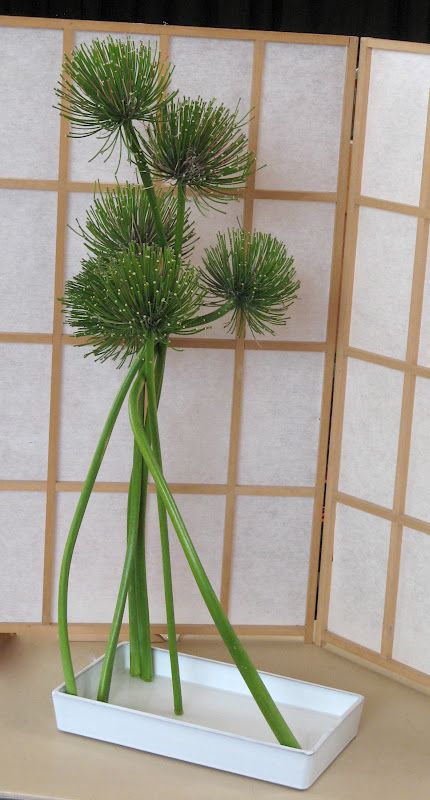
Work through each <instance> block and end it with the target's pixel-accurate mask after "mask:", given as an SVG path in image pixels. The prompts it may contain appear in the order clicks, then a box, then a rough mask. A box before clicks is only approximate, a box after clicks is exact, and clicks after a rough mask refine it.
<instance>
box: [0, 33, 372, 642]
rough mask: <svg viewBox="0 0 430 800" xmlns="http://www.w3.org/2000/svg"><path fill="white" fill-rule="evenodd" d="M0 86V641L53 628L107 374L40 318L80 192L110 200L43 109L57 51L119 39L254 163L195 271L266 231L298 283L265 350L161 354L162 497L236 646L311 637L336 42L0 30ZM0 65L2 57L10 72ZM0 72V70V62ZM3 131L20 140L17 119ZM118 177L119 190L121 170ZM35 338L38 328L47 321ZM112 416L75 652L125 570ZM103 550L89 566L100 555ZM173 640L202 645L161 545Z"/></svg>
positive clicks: (337, 100) (336, 144) (333, 262)
mask: <svg viewBox="0 0 430 800" xmlns="http://www.w3.org/2000/svg"><path fill="white" fill-rule="evenodd" d="M0 26H1V27H0V39H1V42H2V46H1V48H0V53H1V55H0V58H2V59H4V66H2V70H1V72H0V80H2V81H3V84H2V97H3V99H4V98H5V93H6V97H7V102H6V103H5V108H6V109H7V113H6V114H5V115H4V117H3V119H2V122H1V123H0V124H1V125H2V126H3V130H2V142H4V147H3V148H2V149H1V153H0V159H1V161H0V203H1V208H2V216H1V219H2V222H3V223H4V227H3V234H2V235H3V242H2V245H3V247H2V253H3V263H2V269H3V276H4V277H3V278H2V279H3V281H4V290H3V292H4V294H3V296H6V297H7V298H8V300H7V302H6V303H5V304H4V307H3V314H4V319H3V320H2V323H1V327H2V330H3V333H2V334H1V337H0V341H1V348H2V351H3V365H4V366H3V375H7V376H8V377H7V380H6V382H5V389H6V393H7V400H6V402H7V403H8V405H7V411H6V412H5V411H4V413H3V415H2V426H3V430H2V445H1V446H2V448H3V451H2V470H3V474H2V475H1V478H2V483H1V489H2V490H3V491H2V498H3V499H2V504H1V509H2V515H3V525H2V527H1V529H0V531H1V533H0V536H1V537H2V540H4V545H3V553H4V552H6V558H3V559H2V561H1V566H0V570H1V579H0V610H1V622H2V623H3V624H2V626H1V627H0V630H7V629H10V628H11V627H12V628H13V627H16V624H17V623H28V622H32V623H42V624H45V625H47V624H49V623H51V622H55V619H56V610H55V607H56V582H57V576H58V569H59V563H60V558H61V551H62V547H63V543H64V539H65V536H66V534H67V529H68V526H69V524H70V519H71V516H72V513H73V507H74V505H75V503H76V501H77V497H78V492H79V489H80V488H81V486H82V481H83V479H84V477H85V472H86V468H87V465H88V462H89V458H90V455H91V452H92V450H93V448H94V446H95V442H96V439H97V436H98V434H99V431H100V428H101V425H102V422H103V419H104V416H105V414H106V411H107V408H108V406H109V404H110V402H111V398H112V396H113V393H114V391H115V388H116V387H117V386H118V382H119V380H120V373H119V372H118V371H117V370H116V369H114V368H112V367H110V366H109V365H108V364H104V365H100V364H94V363H93V362H92V361H91V360H90V359H84V358H83V353H82V351H81V350H80V349H78V348H73V347H72V346H71V345H72V340H71V337H70V331H67V330H63V327H62V318H61V312H60V308H59V305H58V304H56V305H55V312H54V315H53V308H54V298H56V297H59V296H60V295H61V292H62V288H63V282H64V278H67V277H68V276H71V275H73V274H74V273H75V272H76V271H77V270H78V269H79V261H80V258H81V257H82V255H83V250H82V247H81V242H80V240H79V238H78V237H77V236H76V235H75V234H73V232H71V231H70V230H69V229H68V228H67V225H68V224H69V225H71V226H74V225H75V220H76V218H77V219H79V220H80V221H83V220H84V217H85V210H86V208H88V206H89V204H90V203H91V200H92V191H93V185H94V181H95V180H96V179H100V181H101V182H102V184H110V183H112V182H113V180H114V178H113V173H114V170H115V166H116V162H115V156H113V157H112V159H111V161H110V162H109V161H108V162H107V163H104V162H103V160H101V159H100V158H96V159H95V160H94V161H91V162H90V163H89V161H88V159H89V158H91V156H92V155H94V153H95V151H96V147H97V142H96V141H92V140H91V139H83V140H70V139H67V138H66V132H67V129H66V124H65V123H64V122H61V123H60V121H59V117H58V114H57V112H56V111H54V110H53V109H52V108H51V106H52V105H53V103H54V102H55V98H54V95H53V87H54V85H55V83H56V81H57V78H58V74H59V71H60V63H61V58H62V53H63V49H64V50H66V51H70V50H71V49H72V47H73V46H74V45H75V44H78V43H80V42H83V41H86V42H88V41H90V40H91V39H92V38H94V37H95V36H106V35H107V34H108V33H112V34H113V35H121V36H126V35H128V34H130V35H132V36H133V37H135V38H136V39H137V40H141V39H143V40H150V41H151V42H153V43H154V44H156V45H157V46H159V48H160V51H161V54H162V56H163V57H164V58H170V59H171V61H172V62H173V64H174V65H175V72H174V76H173V85H174V87H175V88H178V89H179V90H180V92H181V93H185V94H187V95H191V96H197V95H198V94H200V95H202V96H203V97H205V98H211V97H213V96H215V97H217V98H218V99H219V100H221V101H223V102H224V103H226V104H228V105H229V106H231V107H234V106H235V105H236V103H237V102H238V101H240V103H241V108H242V109H243V111H244V112H245V111H247V110H248V109H249V108H250V107H252V108H253V114H252V118H251V120H250V123H249V142H250V146H251V147H252V148H253V149H256V151H257V154H258V163H259V166H263V165H264V164H267V166H266V167H265V168H264V169H261V170H259V171H258V172H257V175H256V178H255V179H253V180H251V181H250V182H249V185H248V187H247V189H246V191H245V192H244V195H243V197H242V198H241V200H240V202H238V203H236V204H231V205H230V206H229V207H228V208H227V210H226V213H225V214H219V213H216V212H210V213H208V214H207V215H206V216H199V214H198V213H197V212H196V214H195V216H196V219H197V228H198V232H199V234H200V237H201V238H200V241H199V243H198V247H197V251H196V255H195V259H196V260H197V263H199V260H200V258H201V254H202V251H203V247H204V246H205V245H208V244H210V243H212V242H213V241H214V239H215V233H216V231H217V230H219V229H226V228H227V227H229V226H234V225H237V224H244V225H245V226H246V227H247V228H250V227H251V226H255V227H257V228H259V229H262V230H265V231H270V232H272V233H274V234H276V235H277V236H279V237H280V238H282V239H283V240H285V242H286V243H287V245H288V247H289V250H290V251H291V253H293V254H294V255H295V258H296V265H297V272H298V275H299V277H300V279H301V282H302V287H301V290H300V299H299V300H298V301H297V303H296V305H295V307H294V308H293V311H292V314H291V320H290V321H289V323H288V326H287V327H286V328H285V329H282V330H281V332H280V334H279V335H278V336H277V337H276V338H272V337H267V338H263V339H261V340H256V339H253V338H252V337H251V338H247V339H246V341H245V343H244V344H243V342H240V341H236V340H235V339H234V338H233V337H232V336H230V335H229V334H228V333H227V332H226V330H225V328H224V327H223V325H222V324H218V326H217V327H216V328H214V329H212V330H211V331H209V332H207V334H206V335H203V334H202V335H201V336H200V338H198V339H191V338H188V339H187V340H186V341H182V340H180V341H177V342H176V344H177V345H178V346H180V347H181V348H182V351H177V350H171V351H170V352H169V356H168V365H167V370H166V382H165V387H164V389H163V397H162V402H161V409H160V415H161V420H160V424H161V435H162V440H163V446H164V450H165V467H166V473H167V478H168V480H169V482H170V484H171V486H172V487H173V490H174V492H175V494H176V496H177V500H178V503H179V505H180V507H181V509H182V510H183V514H184V517H185V520H186V521H187V522H188V524H189V528H190V532H191V535H192V537H193V538H194V540H195V542H196V544H197V547H198V549H199V552H200V554H201V557H202V560H203V563H204V565H205V567H206V568H207V570H208V572H209V575H210V576H211V578H212V580H213V582H214V586H215V588H216V589H217V591H218V592H219V593H220V596H221V599H222V602H223V604H224V606H225V608H226V609H228V610H229V613H230V615H231V618H232V621H233V623H234V624H235V625H236V626H237V627H238V629H239V630H245V631H254V632H262V633H264V632H282V633H301V634H304V633H305V626H306V633H307V636H308V638H310V637H311V635H312V628H313V616H314V605H315V594H316V579H317V568H318V551H319V539H320V527H321V509H322V498H323V489H324V474H325V464H326V457H327V436H328V422H329V411H330V396H331V384H332V375H333V359H334V344H335V329H336V316H337V306H338V294H339V282H340V266H341V249H342V239H343V226H344V217H345V203H346V177H347V167H348V149H349V134H350V126H351V115H352V100H353V86H354V72H355V61H356V49H357V48H356V40H350V39H348V38H347V37H343V38H342V37H324V36H321V37H316V36H298V35H290V34H269V33H267V34H266V33H260V32H251V31H223V30H201V29H192V28H183V29H182V28H170V27H169V28H168V29H167V28H166V27H161V26H159V27H151V26H144V25H134V26H127V25H122V24H120V23H118V24H117V23H86V22H69V21H67V22H61V21H57V20H39V21H37V20H27V21H26V20H19V19H13V20H12V19H5V18H3V21H2V22H0ZM12 53H13V54H14V56H13V59H12V56H11V54H12ZM11 62H12V63H13V69H11V70H10V71H9V70H8V69H7V68H8V65H9V63H11ZM19 120H21V122H20V124H17V121H19ZM117 177H118V180H120V181H124V180H125V179H127V178H129V179H130V178H131V179H133V178H134V176H133V173H132V172H131V170H130V169H129V168H128V167H127V166H126V165H123V166H121V168H120V170H119V172H118V176H117ZM52 320H53V321H52ZM130 444H131V442H130V433H129V430H128V423H127V415H126V411H124V414H123V415H122V416H121V419H120V421H119V425H118V428H117V430H116V432H115V434H114V436H113V438H112V441H111V444H110V446H109V450H108V452H107V455H106V460H105V463H104V465H103V467H102V469H101V471H100V474H99V480H98V483H97V486H96V493H95V495H94V497H93V499H92V501H91V503H90V506H89V509H88V515H87V518H86V520H85V523H84V525H83V527H82V532H81V535H80V539H79V543H78V546H77V550H76V558H75V564H74V566H73V571H72V580H71V601H70V609H71V613H70V618H71V621H72V623H73V624H74V625H75V628H74V635H76V636H82V635H87V636H93V635H96V634H97V633H98V632H100V631H103V630H104V627H103V626H105V625H106V624H107V623H108V622H109V620H110V617H111V613H112V608H113V603H114V598H115V592H116V588H117V585H118V577H119V570H120V568H121V561H122V556H123V551H124V537H125V532H124V512H125V505H126V491H127V480H128V477H129V471H130V453H131V448H130ZM149 531H150V532H149V570H150V584H151V616H152V621H153V623H154V626H155V627H154V631H162V630H164V609H163V598H162V593H161V579H160V578H161V571H160V569H161V568H160V557H159V551H158V543H157V535H156V533H157V532H156V524H155V503H154V495H153V494H152V495H151V499H150V504H149ZM107 541H108V542H109V547H107V546H106V542H107ZM172 547H173V550H174V552H175V556H176V554H177V555H178V558H177V559H176V558H175V572H174V588H175V596H176V603H177V618H178V623H179V626H178V627H179V630H182V631H192V632H203V631H212V630H213V626H212V625H211V620H210V618H209V616H208V614H207V613H206V609H205V607H204V606H203V604H202V602H201V600H200V598H199V597H198V593H197V590H196V589H195V587H194V586H193V583H192V580H191V577H190V576H189V574H188V571H187V568H186V565H185V561H184V560H183V559H182V557H181V553H180V552H179V547H178V546H177V544H176V542H175V540H174V537H172Z"/></svg>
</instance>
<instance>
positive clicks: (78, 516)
mask: <svg viewBox="0 0 430 800" xmlns="http://www.w3.org/2000/svg"><path fill="white" fill-rule="evenodd" d="M142 354H143V350H141V351H140V352H139V353H138V355H137V357H136V359H135V361H134V362H133V364H132V366H131V367H130V369H129V371H128V373H127V375H126V377H125V378H124V381H123V382H122V385H121V387H120V389H119V391H118V393H117V395H116V397H115V400H114V402H113V404H112V408H111V410H110V412H109V415H108V418H107V420H106V422H105V424H104V427H103V430H102V433H101V436H100V439H99V442H98V444H97V448H96V451H95V453H94V455H93V458H92V461H91V464H90V467H89V470H88V474H87V477H86V479H85V483H84V486H83V489H82V492H81V495H80V498H79V502H78V505H77V507H76V511H75V513H74V516H73V520H72V524H71V526H70V531H69V535H68V537H67V541H66V546H65V548H64V554H63V560H62V562H61V571H60V580H59V587H58V638H59V644H60V654H61V661H62V664H63V672H64V681H65V684H66V692H67V693H68V694H77V689H76V681H75V675H74V672H73V663H72V656H71V652H70V641H69V632H68V622H67V599H68V588H69V575H70V565H71V561H72V556H73V551H74V549H75V544H76V540H77V538H78V533H79V529H80V527H81V524H82V520H83V517H84V514H85V510H86V508H87V505H88V501H89V499H90V495H91V492H92V490H93V486H94V483H95V480H96V478H97V475H98V471H99V469H100V465H101V463H102V461H103V456H104V454H105V451H106V448H107V446H108V443H109V439H110V436H111V434H112V430H113V428H114V425H115V422H116V420H117V417H118V414H119V412H120V409H121V406H122V404H123V402H124V400H125V397H126V395H127V393H128V390H129V388H130V386H131V384H132V382H133V379H134V377H135V375H136V373H137V371H138V369H139V367H140V366H141V358H142Z"/></svg>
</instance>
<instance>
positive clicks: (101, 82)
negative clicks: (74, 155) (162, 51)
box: [55, 36, 176, 158]
mask: <svg viewBox="0 0 430 800" xmlns="http://www.w3.org/2000/svg"><path fill="white" fill-rule="evenodd" d="M171 73H172V68H171V67H162V66H161V64H160V56H159V54H158V53H157V51H156V50H153V49H151V45H150V44H144V43H141V44H139V45H136V44H135V43H134V42H133V41H132V40H131V39H127V40H126V41H122V40H121V39H113V38H112V37H111V36H109V37H108V38H107V39H105V40H98V39H95V40H94V41H93V42H92V43H91V44H90V45H86V44H81V45H80V46H79V47H76V48H75V49H74V50H73V52H72V55H71V56H67V55H66V56H65V58H64V64H63V71H62V78H61V80H60V82H59V86H58V88H57V89H56V90H55V93H56V94H57V96H58V97H59V98H60V105H59V110H60V111H61V113H62V115H63V116H64V117H66V119H68V120H70V121H71V132H70V135H71V136H74V137H82V136H92V135H93V134H97V135H98V138H100V139H103V140H104V143H103V145H102V147H101V148H100V150H99V151H98V152H99V153H105V154H107V155H106V157H107V158H108V157H109V155H110V154H111V153H112V150H113V148H114V147H115V144H116V142H117V140H118V138H120V140H125V129H126V128H127V126H129V125H130V123H131V122H132V121H140V122H151V121H152V120H153V119H154V118H155V116H156V115H157V113H158V112H159V111H160V109H161V108H163V106H164V105H165V103H166V102H168V101H169V100H171V99H172V98H173V97H174V96H175V94H176V93H175V92H174V93H171V94H170V95H168V96H165V92H166V90H167V87H168V84H169V80H170V76H171ZM97 155H98V153H97Z"/></svg>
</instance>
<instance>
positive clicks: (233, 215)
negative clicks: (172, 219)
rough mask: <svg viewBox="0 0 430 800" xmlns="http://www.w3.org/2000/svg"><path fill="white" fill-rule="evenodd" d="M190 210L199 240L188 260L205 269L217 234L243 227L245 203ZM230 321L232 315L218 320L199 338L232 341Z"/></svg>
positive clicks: (192, 208)
mask: <svg viewBox="0 0 430 800" xmlns="http://www.w3.org/2000/svg"><path fill="white" fill-rule="evenodd" d="M189 208H190V212H191V213H190V218H191V220H193V222H194V229H195V233H196V235H197V237H198V240H197V241H196V244H195V247H194V250H193V252H192V254H191V255H190V256H189V259H188V260H189V261H190V262H191V264H193V265H194V266H195V267H197V268H198V269H204V267H203V258H204V256H205V249H206V248H207V247H213V246H214V245H216V243H217V234H218V233H224V234H227V231H228V230H229V229H231V228H240V227H242V225H243V201H242V200H233V201H231V202H229V203H227V204H225V205H220V206H218V207H217V208H208V209H205V210H204V211H203V213H202V212H201V211H199V209H198V208H197V207H196V205H195V204H194V203H193V202H191V203H190V204H189ZM213 310H214V307H212V308H202V309H201V311H200V312H199V313H201V314H207V313H209V312H210V311H213ZM230 319H231V314H227V315H226V316H225V317H222V318H221V319H218V320H216V321H215V322H213V323H212V324H211V325H210V326H208V327H207V328H206V329H205V330H203V331H201V332H200V333H198V334H197V335H198V337H199V338H208V339H231V338H232V333H231V332H230V331H229V330H228V321H229V320H230ZM226 324H227V327H226ZM190 341H192V339H190Z"/></svg>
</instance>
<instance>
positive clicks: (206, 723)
mask: <svg viewBox="0 0 430 800" xmlns="http://www.w3.org/2000/svg"><path fill="white" fill-rule="evenodd" d="M129 657H130V651H129V644H128V643H123V644H120V645H119V646H118V649H117V653H116V657H115V667H114V674H113V680H112V689H111V694H110V700H109V703H101V702H98V701H97V700H96V699H95V698H96V697H97V686H98V681H99V677H100V672H101V664H102V659H101V658H100V659H98V660H97V661H95V662H94V663H92V664H90V666H88V667H86V668H85V669H84V670H82V671H81V672H79V673H78V675H77V688H78V693H79V696H74V695H69V694H66V693H65V691H64V684H63V685H62V686H59V687H58V688H57V689H54V691H53V693H52V697H53V701H54V707H55V716H56V720H57V726H58V728H59V730H61V731H67V732H68V733H76V734H79V735H80V736H89V737H91V738H93V739H102V740H103V741H106V742H113V743H114V744H120V745H123V746H125V747H133V748H136V749H138V750H145V751H147V752H149V753H157V754H158V755H162V756H168V757H170V758H179V759H181V760H183V761H190V762H192V763H194V764H202V765H204V766H207V767H213V768H215V769H221V770H226V771H227V772H236V773H238V774H239V775H247V776H248V777H251V778H258V779H259V780H263V781H270V782H271V783H278V784H281V785H282V786H290V787H292V788H295V789H307V788H308V787H309V786H311V785H312V783H313V782H314V781H315V780H316V779H317V778H318V776H319V775H321V773H322V772H323V771H324V770H325V769H326V768H327V767H328V766H329V764H331V762H332V761H333V760H334V759H335V758H336V756H337V755H338V754H339V753H340V752H341V751H342V750H343V749H344V747H346V745H347V744H348V742H350V741H351V739H353V738H354V736H355V735H356V733H357V730H358V725H359V722H360V716H361V710H362V705H363V699H364V698H363V697H362V696H361V695H358V694H352V693H350V692H343V691H339V690H337V689H330V688H328V687H325V686H318V685H317V684H313V683H305V682H304V681H298V680H293V679H291V678H284V677H281V676H278V675H271V674H270V673H267V672H260V675H261V677H262V679H263V681H264V683H265V684H266V686H267V688H268V690H269V692H270V693H271V695H272V697H273V699H274V701H275V702H276V703H277V705H278V707H279V709H280V711H281V713H282V714H283V715H284V717H285V719H286V721H287V723H288V725H289V726H290V728H291V729H292V730H293V732H294V734H295V736H296V738H297V739H298V741H299V742H300V744H301V746H302V748H303V749H302V750H297V749H294V748H291V747H283V746H281V745H279V744H278V743H277V741H276V740H275V737H274V735H273V734H272V731H271V730H270V728H269V727H268V725H267V723H266V721H265V720H264V718H263V716H262V714H261V712H260V710H259V709H258V707H257V705H256V704H255V701H254V700H253V698H252V696H251V695H250V692H249V690H248V688H247V686H246V684H245V682H244V680H243V678H242V677H241V675H240V673H239V672H238V670H237V668H236V667H235V666H234V665H231V664H224V663H222V662H220V661H211V660H209V659H206V658H198V657H196V656H190V655H183V654H179V667H180V672H181V680H182V689H183V701H184V714H183V715H182V716H180V717H178V716H176V715H175V714H174V712H173V700H172V689H171V682H170V662H169V654H168V652H167V651H166V650H161V649H159V648H156V647H154V648H153V663H154V675H155V678H154V681H153V682H151V683H145V682H144V681H142V680H141V679H140V678H131V677H130V674H129V673H128V667H129Z"/></svg>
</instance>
